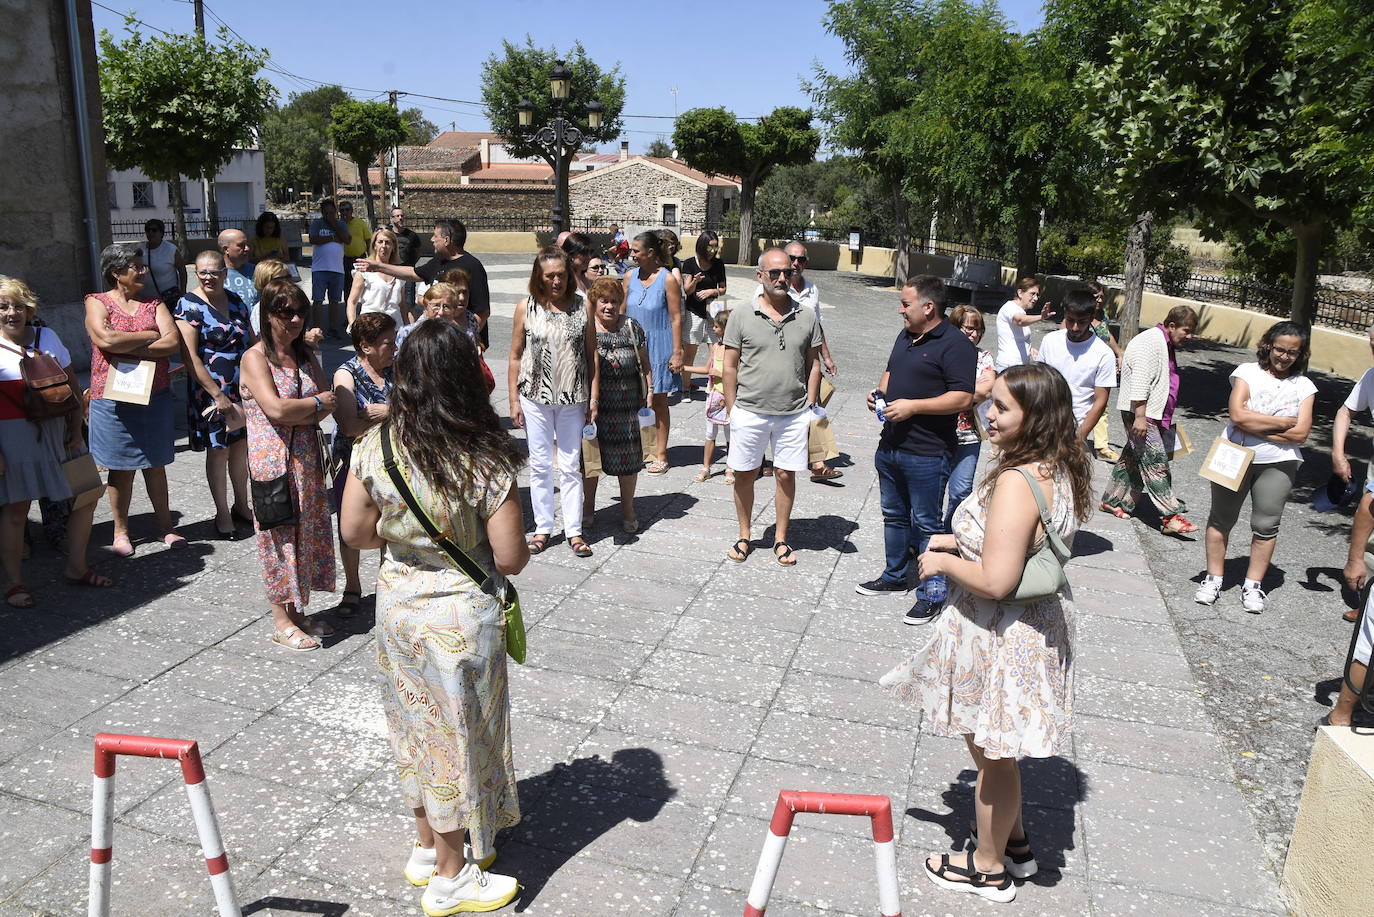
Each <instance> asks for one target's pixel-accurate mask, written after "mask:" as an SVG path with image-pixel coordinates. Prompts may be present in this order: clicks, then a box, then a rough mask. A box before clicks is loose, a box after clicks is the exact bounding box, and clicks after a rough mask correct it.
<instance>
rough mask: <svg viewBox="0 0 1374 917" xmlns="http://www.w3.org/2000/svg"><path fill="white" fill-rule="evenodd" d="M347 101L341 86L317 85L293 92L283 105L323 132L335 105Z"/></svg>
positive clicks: (347, 98)
mask: <svg viewBox="0 0 1374 917" xmlns="http://www.w3.org/2000/svg"><path fill="white" fill-rule="evenodd" d="M347 101H349V95H348V93H346V92H344V91H343V87H342V86H334V85H329V86H318V87H316V88H315V89H308V90H306V91H305V92H293V93H291V96H290V98H288V99H287V102H286V105H284V106H283V108H285V109H286V110H287V111H289V112H291V113H292V114H297V115H302V116H304V117H306V118H308V119H310V121H311V122H313V123H314V125H315V126H316V127H317V128H319V130H320V133H321V134H324V132H325V130H326V129H327V128H328V127H329V119H330V117H331V112H333V110H334V106H335V105H339V104H341V103H343V102H347Z"/></svg>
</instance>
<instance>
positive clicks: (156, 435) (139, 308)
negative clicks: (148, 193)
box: [86, 244, 186, 557]
mask: <svg viewBox="0 0 1374 917" xmlns="http://www.w3.org/2000/svg"><path fill="white" fill-rule="evenodd" d="M100 275H101V277H103V278H104V280H105V282H106V283H108V284H109V285H110V288H109V289H108V290H106V291H105V292H104V293H92V294H91V295H90V296H87V297H86V336H87V337H88V338H90V340H91V408H90V428H91V455H92V456H93V457H94V458H95V462H96V464H97V465H100V466H101V467H103V468H108V469H109V472H110V476H109V480H108V482H107V483H108V489H109V496H110V512H111V513H112V514H113V516H114V542H113V543H112V545H111V547H112V549H113V551H114V552H115V553H116V554H119V555H120V556H122V557H128V556H129V555H130V554H133V553H134V546H133V543H132V542H131V541H130V540H129V501H130V499H132V497H133V486H134V474H135V473H136V472H138V471H140V470H141V471H142V472H143V486H144V488H145V489H146V490H147V491H148V499H149V500H150V501H152V504H153V513H154V514H155V515H156V516H157V525H158V529H159V530H161V533H162V534H161V538H162V541H163V542H164V543H165V544H166V545H167V546H168V547H171V548H181V547H185V546H186V539H185V538H182V537H181V536H180V535H178V534H177V532H176V528H175V527H174V526H173V525H172V511H171V507H170V505H169V501H168V497H167V466H168V465H170V464H172V459H173V458H174V457H175V450H174V449H173V443H174V436H175V434H174V433H173V431H172V389H171V384H170V383H169V382H168V379H167V358H168V357H170V356H171V355H172V354H174V353H176V352H177V351H179V350H180V349H181V335H180V333H178V332H177V326H176V320H175V319H173V318H172V313H171V312H170V311H169V310H168V308H167V307H166V306H165V305H163V304H162V302H161V301H160V300H158V299H157V298H155V297H153V296H151V295H150V294H148V293H147V292H146V291H145V290H144V287H143V285H144V281H145V280H146V279H147V276H148V270H147V268H145V267H144V266H143V257H142V256H141V255H140V254H139V253H138V251H137V250H136V249H133V248H129V247H127V246H124V245H119V244H115V245H110V246H107V247H106V248H105V250H104V251H102V252H101V253H100ZM140 361H150V362H152V364H153V384H152V395H151V396H150V398H149V400H148V403H147V404H132V403H130V402H126V401H115V400H113V399H110V398H106V397H105V380H106V377H107V376H108V375H109V371H110V363H111V362H115V363H121V364H133V363H138V362H140Z"/></svg>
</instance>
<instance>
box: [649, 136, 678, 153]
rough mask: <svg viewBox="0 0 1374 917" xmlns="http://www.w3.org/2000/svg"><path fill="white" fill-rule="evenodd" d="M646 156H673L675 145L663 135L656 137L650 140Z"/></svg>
mask: <svg viewBox="0 0 1374 917" xmlns="http://www.w3.org/2000/svg"><path fill="white" fill-rule="evenodd" d="M644 155H645V156H658V157H665V156H672V155H673V145H672V144H671V143H669V142H668V141H667V140H664V139H663V138H662V137H655V138H654V139H653V140H650V141H649V148H648V149H646V150H645V151H644Z"/></svg>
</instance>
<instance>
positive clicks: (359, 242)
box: [344, 217, 372, 258]
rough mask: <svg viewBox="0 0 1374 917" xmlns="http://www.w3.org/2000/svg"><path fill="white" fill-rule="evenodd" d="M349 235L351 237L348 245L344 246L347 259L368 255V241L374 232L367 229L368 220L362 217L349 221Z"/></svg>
mask: <svg viewBox="0 0 1374 917" xmlns="http://www.w3.org/2000/svg"><path fill="white" fill-rule="evenodd" d="M348 234H349V236H350V237H351V238H350V239H349V241H348V244H347V245H345V246H344V257H345V258H361V257H362V256H363V255H366V254H367V240H368V239H369V238H370V237H371V235H372V230H370V229H368V228H367V220H364V219H363V218H362V217H354V218H353V219H351V220H349V221H348Z"/></svg>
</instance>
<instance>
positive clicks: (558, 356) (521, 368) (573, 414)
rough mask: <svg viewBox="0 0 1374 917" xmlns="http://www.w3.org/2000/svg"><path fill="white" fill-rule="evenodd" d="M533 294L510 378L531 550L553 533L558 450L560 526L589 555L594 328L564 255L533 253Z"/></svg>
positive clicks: (523, 308) (521, 315)
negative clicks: (585, 514) (526, 472)
mask: <svg viewBox="0 0 1374 917" xmlns="http://www.w3.org/2000/svg"><path fill="white" fill-rule="evenodd" d="M529 291H530V295H529V296H527V297H526V298H525V299H523V300H521V301H520V305H518V306H516V307H515V322H514V327H513V328H512V329H511V342H510V361H509V363H508V366H507V374H508V375H507V383H508V384H509V386H510V419H511V423H513V424H514V425H515V426H517V427H523V428H524V429H525V437H526V440H527V441H528V443H529V450H530V504H531V506H532V507H533V509H534V534H533V535H531V536H530V538H529V549H530V553H531V554H538V553H539V552H540V551H542V550H544V548H545V547H547V546H548V543H549V538H550V537H551V536H552V534H553V526H554V504H553V453H554V448H555V444H557V449H558V487H559V490H560V491H561V492H562V501H561V502H562V507H563V532H564V534H565V535H566V536H567V539H568V547H569V548H570V549H571V550H572V552H573V553H574V554H576V555H577V556H578V557H591V556H592V548H591V545H589V544H587V539H585V538H583V537H582V428H583V426H585V425H586V424H589V423H595V422H596V410H597V400H598V398H599V397H600V395H599V394H598V386H599V384H600V383H599V372H598V366H597V363H598V361H597V359H596V332H595V330H594V329H593V327H592V322H591V320H590V318H589V317H588V313H589V311H590V310H589V309H588V308H587V303H586V300H585V299H584V298H583V296H582V294H581V293H579V292H577V286H576V283H575V282H574V281H573V278H572V265H571V264H570V263H569V261H568V255H567V253H566V252H564V251H563V250H562V249H560V248H546V249H544V250H543V251H541V252H540V253H539V254H538V255H536V256H535V259H534V270H533V271H531V273H530V286H529Z"/></svg>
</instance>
